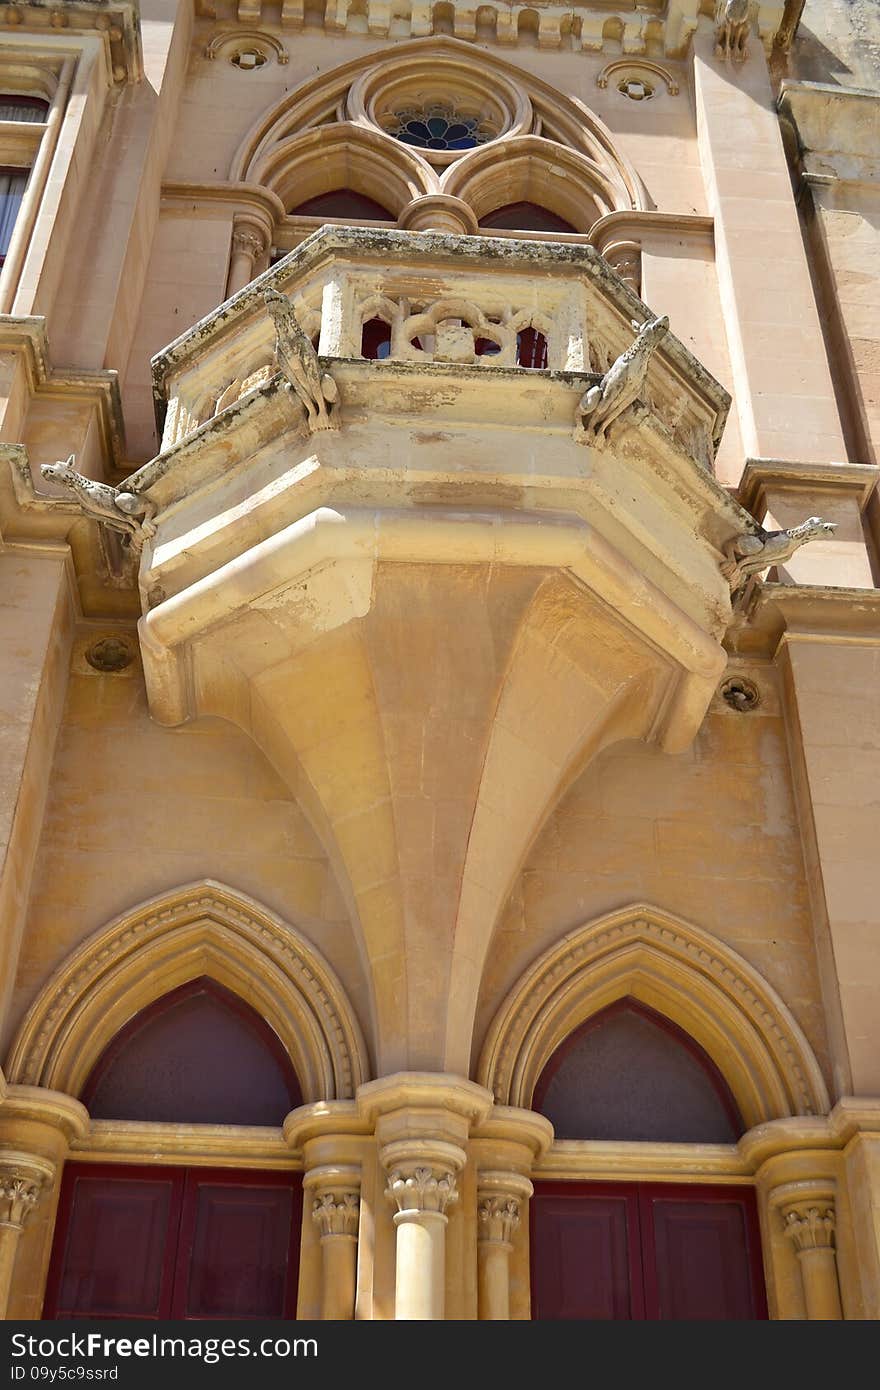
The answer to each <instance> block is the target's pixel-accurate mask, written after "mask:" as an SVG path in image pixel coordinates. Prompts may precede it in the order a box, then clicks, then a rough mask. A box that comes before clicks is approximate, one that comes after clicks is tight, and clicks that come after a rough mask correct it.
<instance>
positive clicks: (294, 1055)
mask: <svg viewBox="0 0 880 1390" xmlns="http://www.w3.org/2000/svg"><path fill="white" fill-rule="evenodd" d="M204 974H207V975H210V976H211V977H212V978H214V979H217V980H219V981H220V982H221V983H223V984H225V985H227V987H228V988H230V989H232V990H234V991H236V992H238V993H244V996H245V997H246V998H248V999H251V1000H253V1001H254V1003H255V1005H256V1007H257V1008H258V1010H259V1011H260V1012H261V1013H262V1014H263V1016H264V1017H265V1018H266V1020H267V1022H268V1023H269V1024H270V1026H271V1027H272V1028H274V1030H275V1032H276V1033H277V1034H278V1036H279V1038H280V1039H281V1041H282V1043H283V1044H284V1046H285V1048H286V1049H287V1052H288V1055H289V1056H290V1058H291V1061H292V1063H293V1065H294V1068H295V1070H296V1072H297V1076H298V1078H299V1081H300V1085H301V1086H302V1090H303V1095H304V1096H305V1098H306V1099H307V1100H319V1099H321V1100H327V1099H335V1098H336V1097H340V1098H344V1097H346V1096H352V1095H353V1094H354V1090H355V1088H356V1087H357V1086H358V1085H359V1084H360V1082H361V1081H362V1080H363V1079H364V1077H365V1076H366V1075H367V1061H366V1048H365V1045H364V1041H363V1038H362V1036H361V1032H360V1028H359V1026H358V1023H357V1021H356V1019H355V1017H354V1014H353V1011H352V1009H351V1006H350V1005H349V1003H348V1000H347V999H346V997H345V994H344V991H343V989H342V985H341V984H340V982H339V980H338V979H337V978H336V976H335V974H334V973H333V971H332V970H331V968H330V966H329V965H328V964H327V962H326V961H325V960H324V959H323V957H322V956H321V955H320V954H319V953H318V951H317V950H316V949H315V948H314V947H313V946H312V945H311V944H310V943H309V942H307V941H306V939H305V938H304V937H303V936H301V935H300V934H299V933H298V932H296V931H295V930H294V929H293V928H292V927H291V926H289V925H288V924H287V923H286V922H283V921H282V920H281V919H280V918H278V917H276V916H275V915H274V913H272V912H270V911H269V910H268V909H267V908H265V907H262V906H260V905H259V904H258V903H256V902H254V901H253V900H252V899H250V898H247V897H245V896H244V895H243V894H239V893H235V892H233V891H232V890H231V889H229V888H226V887H224V886H223V885H222V884H219V883H215V882H213V881H212V880H210V879H208V880H204V881H203V882H201V883H194V884H189V885H187V886H186V887H183V888H180V889H177V890H176V891H175V892H171V893H167V894H164V895H162V896H161V897H157V898H151V899H149V900H148V901H147V902H145V903H142V904H141V905H140V906H139V907H136V908H134V909H132V910H131V911H130V912H127V913H124V914H123V915H122V916H121V917H117V918H116V920H115V921H113V922H111V923H110V925H109V926H107V927H105V928H104V929H103V930H102V931H99V932H97V933H95V935H94V936H91V937H89V938H88V939H87V940H86V941H84V942H83V943H82V945H81V946H79V947H78V948H77V949H76V950H75V951H74V952H73V953H72V954H71V955H70V956H68V958H67V960H66V961H64V962H63V963H62V965H61V966H60V967H59V969H58V970H57V971H56V972H55V974H54V975H53V976H52V977H51V978H50V979H49V980H48V981H47V982H46V984H45V985H44V987H43V989H42V990H41V992H40V993H39V994H38V996H37V998H36V999H35V1001H34V1003H33V1004H32V1005H31V1008H30V1009H29V1010H28V1013H27V1015H26V1016H25V1019H24V1021H23V1023H22V1025H21V1028H20V1029H19V1032H18V1035H17V1037H16V1039H15V1041H14V1043H13V1045H12V1049H11V1051H10V1054H9V1058H8V1060H7V1065H6V1076H7V1080H8V1081H10V1082H20V1083H28V1084H30V1085H39V1086H50V1087H53V1088H54V1089H56V1090H60V1091H66V1092H68V1093H69V1094H72V1095H76V1094H77V1093H78V1092H79V1091H80V1089H81V1088H82V1086H83V1084H84V1082H85V1080H86V1077H87V1076H88V1074H89V1072H90V1070H91V1068H92V1067H93V1066H94V1064H95V1062H96V1061H97V1060H98V1057H99V1056H100V1055H101V1053H102V1051H103V1050H104V1048H105V1047H106V1046H107V1044H108V1043H109V1042H110V1041H111V1040H112V1038H113V1037H114V1036H115V1034H116V1033H117V1032H118V1030H119V1028H120V1027H122V1025H123V1024H124V1023H126V1022H127V1021H128V1020H129V1019H130V1018H132V1017H133V1016H134V1014H136V1013H138V1012H139V1011H140V1010H141V1009H143V1008H145V1007H146V1006H147V1005H148V1004H150V1003H152V1001H153V1000H154V999H157V998H159V997H161V995H163V994H165V993H167V992H168V991H169V990H171V989H174V988H176V987H177V986H178V985H180V984H183V983H184V982H185V981H186V980H189V979H195V978H196V977H197V976H199V975H204Z"/></svg>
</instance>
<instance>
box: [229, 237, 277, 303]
mask: <svg viewBox="0 0 880 1390" xmlns="http://www.w3.org/2000/svg"><path fill="white" fill-rule="evenodd" d="M268 249H269V238H268V236H267V235H266V231H265V229H264V228H263V227H261V226H260V224H259V223H258V222H256V221H255V220H253V219H252V218H250V217H236V219H235V221H234V222H233V224H232V255H231V257H230V260H229V275H228V277H227V280H226V298H227V299H229V298H231V296H232V295H234V294H237V293H238V291H239V290H243V289H244V287H245V285H249V284H250V282H251V280H253V278H254V276H255V275H257V274H258V273H259V270H261V269H262V266H261V265H259V264H258V263H259V262H261V261H262V259H263V257H264V256H265V254H266V252H267V251H268Z"/></svg>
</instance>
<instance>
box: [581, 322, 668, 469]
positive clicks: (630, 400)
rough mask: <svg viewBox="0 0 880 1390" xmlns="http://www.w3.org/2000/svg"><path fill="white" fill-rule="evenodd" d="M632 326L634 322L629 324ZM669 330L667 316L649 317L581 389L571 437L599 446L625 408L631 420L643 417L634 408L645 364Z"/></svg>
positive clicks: (642, 381)
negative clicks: (594, 383) (592, 382)
mask: <svg viewBox="0 0 880 1390" xmlns="http://www.w3.org/2000/svg"><path fill="white" fill-rule="evenodd" d="M633 327H635V325H633ZM668 331H669V319H668V318H667V317H666V316H665V314H664V315H663V317H662V318H657V319H649V321H648V322H647V323H643V324H642V326H641V328H640V329H639V331H638V334H637V336H636V340H635V342H634V343H633V344H632V345H631V346H630V347H628V348H627V350H626V352H622V353H621V355H620V356H619V357H618V358H617V360H616V361H614V362H612V364H611V366H610V367H609V368H608V371H607V372H606V373H605V375H604V376H603V378H602V380H601V381H600V382H599V384H598V385H597V386H591V387H590V389H589V390H588V391H585V392H584V394H583V396H582V397H581V399H580V402H579V404H578V408H577V415H576V424H575V438H576V439H577V440H578V441H579V442H580V443H582V444H586V443H591V442H592V443H595V444H596V445H598V446H599V447H601V446H602V445H603V444H604V443H605V441H606V439H607V436H608V430H609V428H610V426H611V425H613V424H614V422H615V420H619V419H620V417H621V416H622V415H623V414H624V412H625V411H628V412H629V413H630V418H631V422H632V423H633V424H635V423H637V422H638V421H637V414H640V415H641V418H642V419H644V417H645V415H646V414H647V410H646V409H644V408H643V409H642V411H641V412H638V404H637V403H638V401H639V396H640V394H641V391H642V387H643V386H644V384H645V378H646V377H647V375H648V364H649V363H650V361H651V358H652V356H653V354H654V353H655V351H656V350H657V348H658V347H659V345H660V343H661V342H662V341H663V339H664V338H665V337H666V334H667V332H668Z"/></svg>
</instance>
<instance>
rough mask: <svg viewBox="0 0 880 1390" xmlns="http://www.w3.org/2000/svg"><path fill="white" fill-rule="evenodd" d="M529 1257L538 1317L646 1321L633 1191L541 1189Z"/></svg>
mask: <svg viewBox="0 0 880 1390" xmlns="http://www.w3.org/2000/svg"><path fill="white" fill-rule="evenodd" d="M531 1252H532V1289H533V1307H532V1316H533V1317H534V1318H537V1319H540V1320H541V1321H550V1320H561V1319H575V1318H592V1319H598V1320H602V1321H609V1320H613V1321H619V1320H621V1319H624V1320H626V1319H631V1318H642V1317H644V1311H643V1292H642V1279H641V1267H640V1261H639V1249H638V1202H637V1193H636V1190H635V1188H625V1187H620V1188H612V1187H601V1188H600V1187H593V1188H591V1189H587V1188H581V1189H580V1191H573V1190H572V1188H571V1185H570V1184H566V1185H565V1187H563V1186H562V1184H547V1183H539V1184H537V1185H536V1189H535V1195H534V1197H533V1199H532V1240H531Z"/></svg>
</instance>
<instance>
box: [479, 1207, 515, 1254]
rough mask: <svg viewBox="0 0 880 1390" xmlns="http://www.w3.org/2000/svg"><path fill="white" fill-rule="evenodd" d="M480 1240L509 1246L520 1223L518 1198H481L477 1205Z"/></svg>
mask: <svg viewBox="0 0 880 1390" xmlns="http://www.w3.org/2000/svg"><path fill="white" fill-rule="evenodd" d="M477 1216H478V1217H479V1223H480V1225H479V1231H478V1239H479V1240H487V1241H498V1242H502V1243H504V1244H506V1245H509V1244H510V1242H511V1241H512V1240H513V1236H514V1232H515V1231H516V1228H517V1227H518V1226H519V1222H520V1205H519V1198H517V1197H499V1196H491V1197H489V1196H487V1197H484V1196H481V1197H480V1199H479V1202H478V1204H477Z"/></svg>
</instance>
